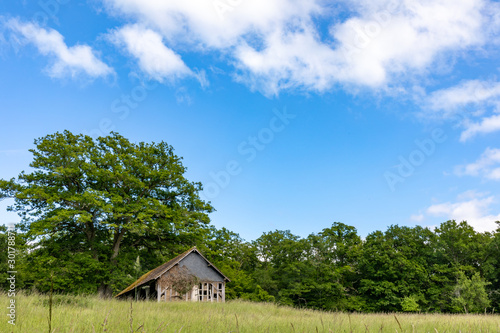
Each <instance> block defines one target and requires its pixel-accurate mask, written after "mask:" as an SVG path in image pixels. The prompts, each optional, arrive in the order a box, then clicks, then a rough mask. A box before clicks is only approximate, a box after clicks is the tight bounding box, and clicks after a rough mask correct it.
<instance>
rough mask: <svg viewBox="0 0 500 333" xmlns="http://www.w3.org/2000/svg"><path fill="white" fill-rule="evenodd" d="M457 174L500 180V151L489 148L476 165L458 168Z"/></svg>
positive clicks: (456, 169) (471, 164)
mask: <svg viewBox="0 0 500 333" xmlns="http://www.w3.org/2000/svg"><path fill="white" fill-rule="evenodd" d="M455 174H457V175H459V176H463V175H468V176H476V177H483V178H485V179H490V180H500V149H497V148H487V149H486V150H485V151H484V152H483V154H482V155H481V157H480V158H479V159H478V160H477V161H475V162H474V163H470V164H467V165H461V166H458V167H456V168H455Z"/></svg>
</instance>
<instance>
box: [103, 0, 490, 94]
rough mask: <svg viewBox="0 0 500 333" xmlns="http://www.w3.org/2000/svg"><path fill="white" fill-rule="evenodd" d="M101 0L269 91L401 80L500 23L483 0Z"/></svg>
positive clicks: (473, 44)
mask: <svg viewBox="0 0 500 333" xmlns="http://www.w3.org/2000/svg"><path fill="white" fill-rule="evenodd" d="M104 2H105V3H106V5H107V8H108V11H110V12H111V13H112V14H115V15H116V14H122V15H123V16H124V17H126V18H127V19H130V18H131V17H132V19H133V20H134V21H136V22H140V23H141V24H143V25H146V26H148V27H150V28H152V29H154V30H155V31H157V32H158V33H160V34H161V35H162V37H163V38H164V39H165V40H166V41H167V42H168V43H167V44H168V45H170V46H171V47H172V50H176V48H177V47H179V46H182V45H189V46H190V48H191V49H192V50H197V51H199V52H206V51H207V50H213V51H216V52H218V53H220V54H222V55H224V56H225V57H228V59H229V61H230V63H232V64H233V65H234V68H235V71H236V74H235V77H236V79H237V80H238V81H240V82H242V83H244V84H247V85H249V86H250V87H252V88H254V89H257V90H261V91H262V92H263V93H265V94H266V95H276V94H278V93H279V92H280V91H282V90H290V89H302V90H310V91H319V92H321V91H326V90H329V89H332V88H333V87H334V86H335V85H338V84H340V85H356V86H365V87H372V88H382V87H386V86H387V85H391V84H399V83H401V82H404V81H405V80H408V79H411V78H413V77H414V76H415V74H417V75H426V74H427V73H428V72H429V70H430V69H432V68H433V65H434V63H435V62H436V59H437V58H439V57H442V56H447V55H453V54H454V53H455V52H462V51H464V50H465V51H467V50H469V49H474V48H477V47H479V46H482V45H485V44H486V43H487V42H488V41H489V40H490V39H491V38H492V36H494V35H495V33H498V29H497V28H498V24H497V23H495V22H496V18H495V17H496V16H494V15H490V14H488V13H490V12H491V11H490V10H489V8H490V9H491V8H493V7H495V8H497V7H498V6H497V4H496V3H493V2H490V1H486V0H480V1H472V0H454V1H452V0H436V1H411V2H395V1H390V0H376V1H372V2H369V3H367V2H366V1H358V0H352V1H342V2H340V3H338V4H337V5H336V8H332V7H331V4H330V5H329V4H327V3H325V2H324V1H320V0H305V1H304V0H300V1H299V0H276V1H272V2H270V1H266V0H253V1H231V2H223V5H221V4H220V3H221V2H220V1H205V0H193V1H189V2H185V1H184V2H183V1H161V0H148V1H144V0H104ZM217 4H219V6H217ZM339 12H345V13H349V15H348V16H347V19H344V20H339V19H338V18H339V17H340V16H339ZM341 16H342V15H341ZM318 18H319V21H321V22H323V23H326V26H327V27H328V29H327V31H326V33H325V31H324V30H325V28H324V26H325V24H318V22H319V21H318Z"/></svg>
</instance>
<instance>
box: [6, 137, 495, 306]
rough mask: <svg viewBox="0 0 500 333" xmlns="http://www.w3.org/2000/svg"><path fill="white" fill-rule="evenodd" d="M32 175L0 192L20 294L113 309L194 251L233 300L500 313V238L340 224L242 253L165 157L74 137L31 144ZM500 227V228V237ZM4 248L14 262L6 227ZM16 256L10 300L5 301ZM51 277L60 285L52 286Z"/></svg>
mask: <svg viewBox="0 0 500 333" xmlns="http://www.w3.org/2000/svg"><path fill="white" fill-rule="evenodd" d="M35 146H36V148H35V149H32V150H31V152H32V153H33V161H32V162H31V164H30V167H31V168H30V172H21V174H20V175H19V177H17V178H14V179H10V180H0V198H14V199H15V203H14V205H13V206H12V207H11V209H12V210H13V211H17V212H18V213H19V214H20V216H21V217H22V222H21V223H20V224H19V225H18V226H17V227H18V229H17V231H18V232H17V239H16V250H17V251H18V253H17V264H16V265H17V267H16V268H17V270H18V272H20V273H19V275H18V281H17V286H18V287H20V288H24V289H27V290H31V289H35V290H38V291H40V292H46V291H48V290H50V288H51V285H53V288H54V290H55V291H58V292H62V293H73V294H79V293H88V294H93V293H99V294H100V295H101V296H103V297H109V296H111V295H112V294H113V293H117V292H119V291H120V290H122V289H124V288H125V287H126V286H128V285H129V284H130V283H132V282H133V281H135V279H137V278H138V277H139V276H141V275H142V274H144V273H146V272H147V271H149V270H151V269H153V268H155V267H157V266H159V265H161V264H163V263H164V262H166V261H167V260H169V259H171V258H173V257H174V256H176V255H177V254H179V253H181V252H183V251H185V250H187V249H189V248H191V247H192V246H194V245H196V246H197V247H198V248H199V249H200V250H201V251H202V252H203V253H204V255H205V256H206V257H207V258H208V259H209V260H210V261H212V262H213V263H214V264H215V265H216V266H217V267H218V268H219V269H221V270H222V271H223V272H224V273H225V274H226V275H227V276H228V277H229V278H230V279H231V280H232V282H230V283H229V284H228V286H227V291H226V292H227V298H233V299H234V298H241V299H246V300H251V301H262V302H277V303H279V304H283V305H291V306H297V307H307V308H314V309H323V310H342V311H361V312H380V311H383V312H387V311H405V312H420V311H421V312H450V313H458V312H470V313H474V312H485V311H487V312H494V311H495V309H498V307H499V305H500V228H499V229H497V231H496V232H492V233H488V232H485V233H479V232H476V231H475V230H474V229H473V228H472V227H471V226H470V225H468V224H467V222H465V221H464V222H456V221H446V222H444V223H442V224H441V225H440V226H439V227H437V228H435V229H433V230H431V229H429V228H423V227H420V226H416V227H406V226H398V225H392V226H390V227H388V229H387V230H386V231H385V232H382V231H374V232H372V233H370V234H369V235H368V236H366V238H365V239H363V238H361V237H360V235H358V233H357V230H356V229H355V228H354V227H353V226H349V225H346V224H343V223H340V222H335V223H333V224H332V225H331V226H330V227H329V228H325V229H323V230H321V231H320V232H318V233H312V234H310V235H309V236H307V237H304V238H303V237H299V236H297V235H294V234H292V233H291V232H290V231H288V230H276V231H270V232H265V233H263V234H262V235H261V236H260V237H259V238H258V239H256V240H254V241H250V242H248V241H245V240H243V239H241V237H240V236H239V235H238V234H236V233H234V232H232V231H230V230H227V229H225V228H222V229H217V228H215V227H214V226H213V225H211V224H210V222H209V218H208V214H209V213H210V212H211V211H213V207H212V206H211V204H210V203H209V202H204V201H203V200H202V199H201V198H200V196H199V193H200V191H202V189H203V187H202V184H200V183H196V182H190V181H188V180H187V179H186V178H185V177H184V174H185V172H186V168H185V167H184V166H183V165H182V158H180V157H178V156H176V155H175V154H174V150H173V148H172V147H171V146H169V145H168V144H166V143H164V142H161V143H143V142H140V143H137V144H136V143H132V142H130V141H129V140H127V139H126V138H124V137H122V136H120V135H119V134H117V133H112V134H111V135H109V136H107V137H100V138H98V139H92V138H90V137H88V136H84V135H74V134H72V133H71V132H69V131H65V132H63V133H56V134H52V135H47V136H45V137H43V138H39V139H36V140H35ZM499 227H500V225H499ZM0 246H1V247H2V248H4V249H5V248H7V236H6V227H5V226H3V227H2V226H0ZM7 271H8V269H7V252H6V251H2V252H0V286H1V287H2V288H5V289H6V288H7V282H6V278H7V276H6V272H7ZM51 276H52V278H50V277H51Z"/></svg>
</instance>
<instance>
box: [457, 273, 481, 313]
mask: <svg viewBox="0 0 500 333" xmlns="http://www.w3.org/2000/svg"><path fill="white" fill-rule="evenodd" d="M488 284H489V283H488V282H486V281H485V280H484V279H483V278H481V276H480V275H479V273H475V274H474V275H473V276H472V278H470V279H469V278H468V277H467V276H466V275H465V273H464V272H459V276H458V280H457V284H456V286H455V288H454V290H453V297H452V303H453V305H454V306H456V307H457V308H458V309H463V310H464V311H465V313H469V312H471V313H479V312H484V311H485V310H486V309H487V308H488V307H489V306H490V300H489V299H488V294H487V293H486V286H487V285H488Z"/></svg>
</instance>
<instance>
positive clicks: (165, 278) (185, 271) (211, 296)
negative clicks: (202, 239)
mask: <svg viewBox="0 0 500 333" xmlns="http://www.w3.org/2000/svg"><path fill="white" fill-rule="evenodd" d="M226 282H230V280H229V279H228V278H227V277H226V276H225V275H224V274H222V272H221V271H220V270H219V269H217V267H215V266H214V265H213V264H212V263H211V262H210V261H208V260H207V258H205V257H204V256H203V254H201V252H200V251H199V250H198V249H197V248H196V246H195V247H193V248H191V249H190V250H188V251H186V252H184V253H182V254H180V255H178V256H177V257H175V258H173V259H172V260H170V261H168V262H166V263H164V264H163V265H161V266H158V267H157V268H155V269H153V270H151V271H149V272H147V273H146V274H144V275H143V276H141V277H140V278H139V279H138V280H137V281H135V282H134V283H132V284H131V285H130V286H128V287H127V288H125V289H124V290H123V291H121V292H120V293H119V294H118V295H116V296H115V297H118V298H130V297H133V298H135V299H137V300H139V299H141V300H150V299H156V300H158V302H161V301H165V302H170V301H177V300H185V301H191V302H224V301H225V300H226V296H225V292H226Z"/></svg>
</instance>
